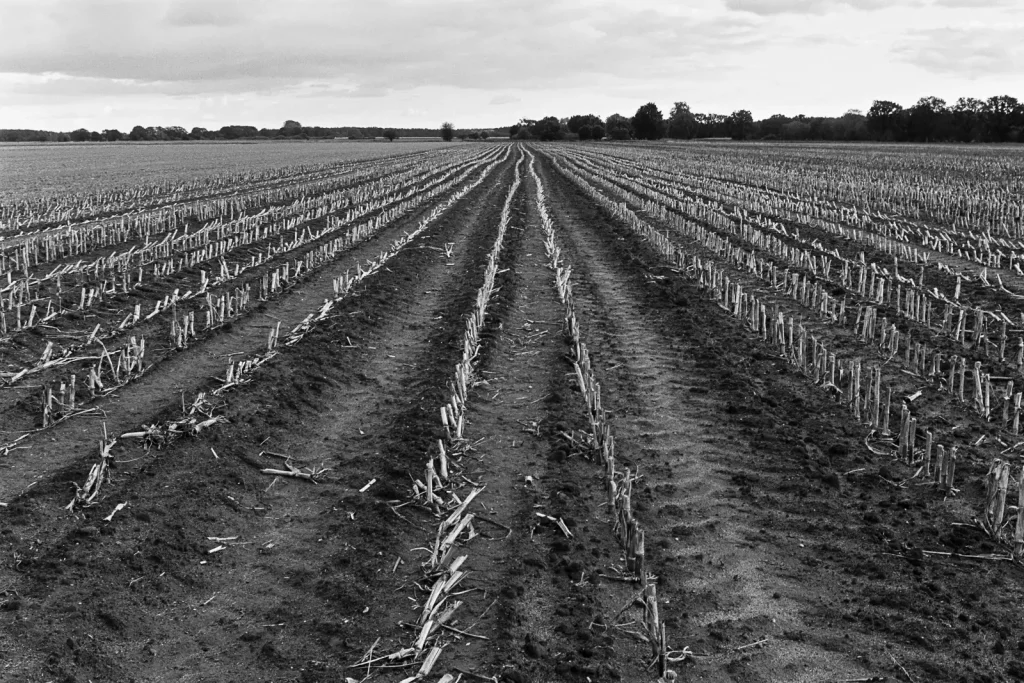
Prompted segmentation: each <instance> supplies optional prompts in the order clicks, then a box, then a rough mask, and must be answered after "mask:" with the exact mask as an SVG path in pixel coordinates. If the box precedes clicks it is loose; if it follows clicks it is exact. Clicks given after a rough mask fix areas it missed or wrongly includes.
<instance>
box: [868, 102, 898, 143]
mask: <svg viewBox="0 0 1024 683" xmlns="http://www.w3.org/2000/svg"><path fill="white" fill-rule="evenodd" d="M902 113H903V107H901V106H900V105H898V104H896V103H895V102H890V101H889V100H875V101H874V102H873V103H872V104H871V108H870V109H868V129H869V130H870V131H871V132H872V133H874V134H875V135H876V136H878V137H879V138H881V139H883V140H896V139H898V138H899V137H901V136H900V118H901V114H902Z"/></svg>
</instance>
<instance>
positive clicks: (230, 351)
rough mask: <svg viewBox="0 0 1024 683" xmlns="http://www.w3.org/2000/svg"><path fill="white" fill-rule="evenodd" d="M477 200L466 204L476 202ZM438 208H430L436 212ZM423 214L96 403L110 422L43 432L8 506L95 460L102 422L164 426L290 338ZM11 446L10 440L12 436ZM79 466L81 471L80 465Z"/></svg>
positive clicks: (17, 466)
mask: <svg viewBox="0 0 1024 683" xmlns="http://www.w3.org/2000/svg"><path fill="white" fill-rule="evenodd" d="M487 185H489V183H485V184H484V185H482V186H480V187H478V188H476V189H475V190H473V191H472V194H473V195H478V194H482V193H485V192H486V191H487ZM468 200H469V197H467V198H464V199H463V200H462V201H468ZM429 210H430V207H427V208H424V209H423V212H428V211H429ZM423 212H416V213H414V214H412V215H410V216H407V217H405V218H403V219H401V220H399V221H396V222H395V224H394V225H392V226H390V227H389V228H387V229H385V230H383V231H381V233H379V234H378V235H376V236H374V237H373V238H371V239H369V240H367V241H366V242H363V243H361V244H359V245H356V247H355V248H354V249H353V250H352V251H351V252H350V253H349V254H347V255H346V257H345V258H343V259H339V260H338V262H337V263H335V264H332V265H330V266H328V267H326V268H323V269H320V270H319V271H317V272H316V273H315V274H314V275H313V276H312V277H310V278H309V279H307V280H304V281H301V282H300V283H299V284H298V285H297V286H295V287H294V288H293V289H290V290H287V291H286V292H285V293H284V294H283V295H282V296H281V297H280V298H278V299H274V300H271V301H268V302H265V303H260V304H257V305H256V306H254V307H253V309H252V313H251V314H250V315H248V316H246V317H244V318H242V319H240V320H236V321H234V322H232V323H229V324H226V325H224V326H223V327H222V328H221V329H220V330H219V331H218V332H216V333H215V334H214V335H213V336H212V337H209V338H207V339H205V340H203V341H202V342H201V343H199V344H196V345H194V346H193V347H191V348H189V349H186V350H184V351H182V352H179V353H172V354H170V355H168V356H167V357H166V359H165V360H164V361H163V362H161V363H160V364H159V365H158V366H157V367H155V368H152V369H150V370H149V371H148V372H147V373H146V375H144V376H143V377H142V378H140V379H138V380H136V381H134V382H132V383H130V384H128V385H126V386H124V387H122V388H121V389H120V390H118V392H117V393H115V394H113V395H111V396H110V397H109V398H104V399H100V400H98V401H96V402H95V404H94V405H95V407H97V408H99V409H100V410H101V411H103V413H102V415H103V416H102V418H99V417H96V418H94V417H85V418H79V419H73V420H69V421H67V422H65V423H62V424H60V425H57V426H56V427H54V428H52V429H50V430H46V431H44V432H40V433H39V434H37V435H34V437H32V438H30V439H28V440H26V441H24V442H21V443H20V444H19V446H24V447H25V448H22V449H19V450H15V451H12V453H11V454H10V456H8V458H6V459H5V460H6V461H5V463H4V465H6V466H7V468H8V471H7V473H6V474H7V476H5V477H4V478H3V480H2V481H0V501H9V500H10V499H11V498H12V497H13V496H15V495H17V494H18V493H19V492H21V491H24V490H25V488H26V487H27V486H29V485H31V484H32V482H35V481H39V480H40V479H41V478H42V477H45V476H46V474H47V473H49V472H53V471H54V470H56V469H58V468H61V467H65V466H68V465H71V464H72V463H73V462H74V459H75V458H80V457H82V456H83V455H84V454H85V453H86V452H90V454H91V448H92V443H93V442H94V441H95V439H96V435H97V434H98V431H97V430H98V422H99V419H103V420H104V421H105V422H106V423H107V426H108V429H109V431H110V433H112V434H120V433H122V432H126V431H130V430H134V429H135V428H137V427H139V426H140V425H142V424H143V423H150V422H154V421H156V420H157V419H158V418H159V417H160V415H161V411H163V410H165V409H166V408H167V407H168V405H169V404H171V402H172V401H174V398H173V397H175V396H180V395H181V393H182V392H184V393H185V394H188V395H194V393H195V392H196V391H197V390H198V388H199V387H201V386H203V385H204V384H205V383H207V382H208V380H209V378H211V377H213V376H215V375H218V374H221V373H222V372H223V371H224V368H225V367H226V366H227V363H228V360H229V358H231V357H233V356H235V357H237V356H240V355H245V354H251V353H252V352H254V351H256V350H258V349H260V348H261V347H265V345H266V336H267V332H268V329H269V328H270V327H271V326H273V325H276V324H277V323H278V322H280V323H281V328H282V329H283V330H288V329H291V328H292V327H293V326H294V325H296V324H297V323H299V322H300V321H301V320H302V319H303V318H304V317H305V316H306V315H307V314H308V313H309V312H310V311H311V310H312V309H313V308H314V307H315V306H316V305H317V303H318V302H322V301H323V300H324V299H328V298H333V296H334V290H333V279H334V278H335V277H337V276H338V275H339V274H343V273H344V272H345V271H346V270H348V269H350V268H354V267H355V266H356V265H357V264H362V263H364V262H365V261H366V260H367V259H369V258H373V257H375V256H377V254H378V253H379V252H380V250H381V245H382V244H386V243H387V241H388V240H389V239H391V238H393V237H394V236H396V235H400V234H402V233H403V232H408V231H411V230H412V229H413V228H414V227H415V226H416V224H417V222H418V221H419V219H420V217H421V215H422V214H423ZM34 389H35V390H37V389H38V387H34V386H33V385H26V386H25V387H20V386H19V387H13V388H11V389H9V390H8V391H12V392H19V393H23V394H24V393H26V392H29V397H26V399H25V400H26V401H27V402H29V403H31V402H32V401H31V398H30V395H31V392H32V391H33V390H34ZM5 439H10V437H9V436H7V435H5ZM72 466H74V465H72Z"/></svg>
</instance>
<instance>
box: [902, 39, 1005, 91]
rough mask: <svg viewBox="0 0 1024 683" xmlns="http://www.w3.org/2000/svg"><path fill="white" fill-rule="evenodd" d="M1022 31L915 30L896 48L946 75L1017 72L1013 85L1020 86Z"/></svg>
mask: <svg viewBox="0 0 1024 683" xmlns="http://www.w3.org/2000/svg"><path fill="white" fill-rule="evenodd" d="M1021 35H1024V26H1011V27H1007V26H1003V27H999V28H992V27H983V26H973V27H964V28H940V29H931V30H923V31H914V32H912V33H910V34H909V35H908V36H907V37H906V38H905V39H904V40H903V41H901V42H900V43H899V44H898V45H896V46H895V47H894V50H893V51H894V53H895V54H897V55H898V56H899V57H900V58H902V59H903V60H904V61H906V62H908V63H910V64H913V65H914V66H917V67H919V68H921V69H924V70H926V71H930V72H933V73H937V74H941V75H945V76H961V77H967V78H970V79H977V78H987V77H999V76H1005V75H1010V74H1013V75H1017V78H1016V79H1014V81H1015V82H1013V83H1012V85H1013V86H1016V87H1018V88H1019V87H1020V86H1021V82H1022V81H1021V78H1020V76H1019V74H1021V72H1024V45H1022V44H1021ZM1007 85H1011V83H1009V82H1007ZM1020 94H1021V95H1024V93H1020Z"/></svg>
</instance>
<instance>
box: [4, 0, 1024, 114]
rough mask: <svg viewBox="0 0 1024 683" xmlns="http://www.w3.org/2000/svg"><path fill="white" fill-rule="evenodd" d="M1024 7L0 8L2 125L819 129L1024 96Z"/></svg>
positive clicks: (242, 1)
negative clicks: (1022, 28)
mask: <svg viewBox="0 0 1024 683" xmlns="http://www.w3.org/2000/svg"><path fill="white" fill-rule="evenodd" d="M1017 1H1018V0H988V1H987V2H981V0H687V2H686V3H685V4H684V3H665V2H663V1H659V0H598V1H596V2H586V3H583V2H581V1H580V0H503V1H502V2H494V1H493V0H434V1H432V2H429V3H428V2H423V1H420V0H375V1H374V2H355V1H353V0H291V1H290V2H287V3H285V2H272V1H271V0H145V1H142V0H0V3H2V5H3V10H2V14H3V17H2V20H0V127H50V128H62V129H69V124H68V123H61V122H70V121H72V120H73V121H74V122H75V124H76V127H77V126H78V125H86V126H87V127H90V128H104V127H110V126H111V125H117V126H121V127H123V126H126V125H129V124H133V125H134V124H135V123H146V124H147V125H170V124H173V123H178V124H179V125H193V124H192V121H193V120H195V121H199V120H201V119H202V120H207V121H212V120H216V121H217V122H219V125H224V124H228V123H252V124H253V125H257V126H264V125H267V126H271V125H273V126H277V125H280V122H281V121H283V120H284V119H285V118H294V119H298V120H302V121H303V122H310V124H311V125H312V124H314V123H315V124H318V125H341V124H351V125H374V124H377V123H382V124H387V125H431V126H432V125H435V124H436V123H438V122H437V121H434V120H433V119H435V118H437V119H444V118H451V119H453V120H456V121H457V122H458V123H459V124H460V125H467V126H474V127H481V126H486V125H499V124H500V123H509V122H514V121H516V120H518V119H519V118H520V117H522V116H527V117H530V118H538V117H541V116H545V115H549V114H553V115H558V116H564V115H569V114H572V113H577V112H579V111H591V112H594V113H598V114H601V115H607V114H610V113H612V112H614V111H619V112H625V113H631V112H632V111H635V109H636V107H637V106H639V105H640V104H642V103H644V102H647V101H651V100H654V101H656V102H658V103H659V105H660V106H662V108H663V109H667V108H668V107H670V106H671V103H672V102H673V101H675V100H687V101H689V102H690V104H691V105H692V106H693V108H694V110H696V111H721V112H728V111H732V110H735V109H741V108H745V109H751V110H752V111H753V112H754V114H755V116H761V115H765V116H767V115H769V114H772V113H776V112H787V113H799V112H803V113H806V114H808V115H811V114H827V113H839V112H842V111H844V110H846V109H847V108H850V107H859V108H867V107H868V106H870V102H871V100H872V99H875V98H880V99H894V100H897V101H900V102H905V103H907V104H910V103H912V102H913V101H915V100H916V99H917V97H920V96H921V95H926V94H932V93H938V94H941V95H942V96H944V97H946V98H947V99H950V98H952V99H955V98H956V97H957V96H959V94H961V93H963V92H966V91H967V90H968V89H969V88H968V86H970V84H971V83H972V81H971V79H972V78H983V77H984V75H983V74H990V75H991V74H995V75H996V76H998V77H999V78H1001V79H1002V81H1003V82H1004V83H1005V84H1006V87H1005V88H997V90H1002V91H1007V92H1011V93H1014V90H1015V89H1016V90H1017V92H1016V93H1014V94H1017V95H1018V96H1024V93H1022V92H1020V90H1024V88H1021V81H1020V79H1019V78H1017V77H1016V75H1015V74H1014V73H1013V71H1012V69H1017V70H1018V72H1020V71H1021V70H1022V69H1021V68H1020V67H1021V66H1022V65H1021V63H1020V53H1019V50H1018V49H1017V48H1016V47H1015V42H1014V40H1013V39H1014V38H1015V36H1013V35H1012V34H1011V32H1010V31H1009V30H1008V29H1005V28H1004V29H1003V30H1001V31H1000V30H994V32H990V31H992V30H993V29H990V28H988V27H999V26H1003V27H1008V26H1019V25H1020V24H1021V23H1024V16H1021V14H1020V13H1021V11H1022V10H1021V5H1019V4H1016V3H1017ZM1013 17H1019V20H1011V19H1012V18H1013ZM969 21H976V22H977V28H970V29H968V28H965V26H967V25H968V22H969ZM949 26H955V27H957V28H956V29H950V28H947V27H949ZM947 48H948V50H947V52H948V54H944V53H943V50H944V49H947ZM894 54H895V55H896V59H894V58H893V55H894ZM993 77H995V76H993ZM939 86H941V87H939ZM225 95H226V96H228V97H226V98H224V97H222V96H225ZM210 102H215V105H211V104H210ZM107 109H109V110H110V111H111V112H113V114H105V113H104V112H105V111H106V110H107ZM111 115H112V116H116V117H121V118H119V119H118V120H117V121H114V122H111V120H110V116H111ZM148 117H154V118H148ZM174 118H177V121H175V120H173V119H174ZM495 119H497V120H495ZM83 121H85V123H83ZM88 121H93V123H92V124H89V123H88Z"/></svg>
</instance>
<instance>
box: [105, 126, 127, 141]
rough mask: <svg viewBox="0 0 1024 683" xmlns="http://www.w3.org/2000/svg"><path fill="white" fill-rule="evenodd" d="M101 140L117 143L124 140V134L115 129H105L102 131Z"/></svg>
mask: <svg viewBox="0 0 1024 683" xmlns="http://www.w3.org/2000/svg"><path fill="white" fill-rule="evenodd" d="M103 138H104V139H105V140H107V141H108V142H117V141H118V140H124V133H122V132H121V131H119V130H118V129H117V128H107V129H106V130H104V131H103Z"/></svg>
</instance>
